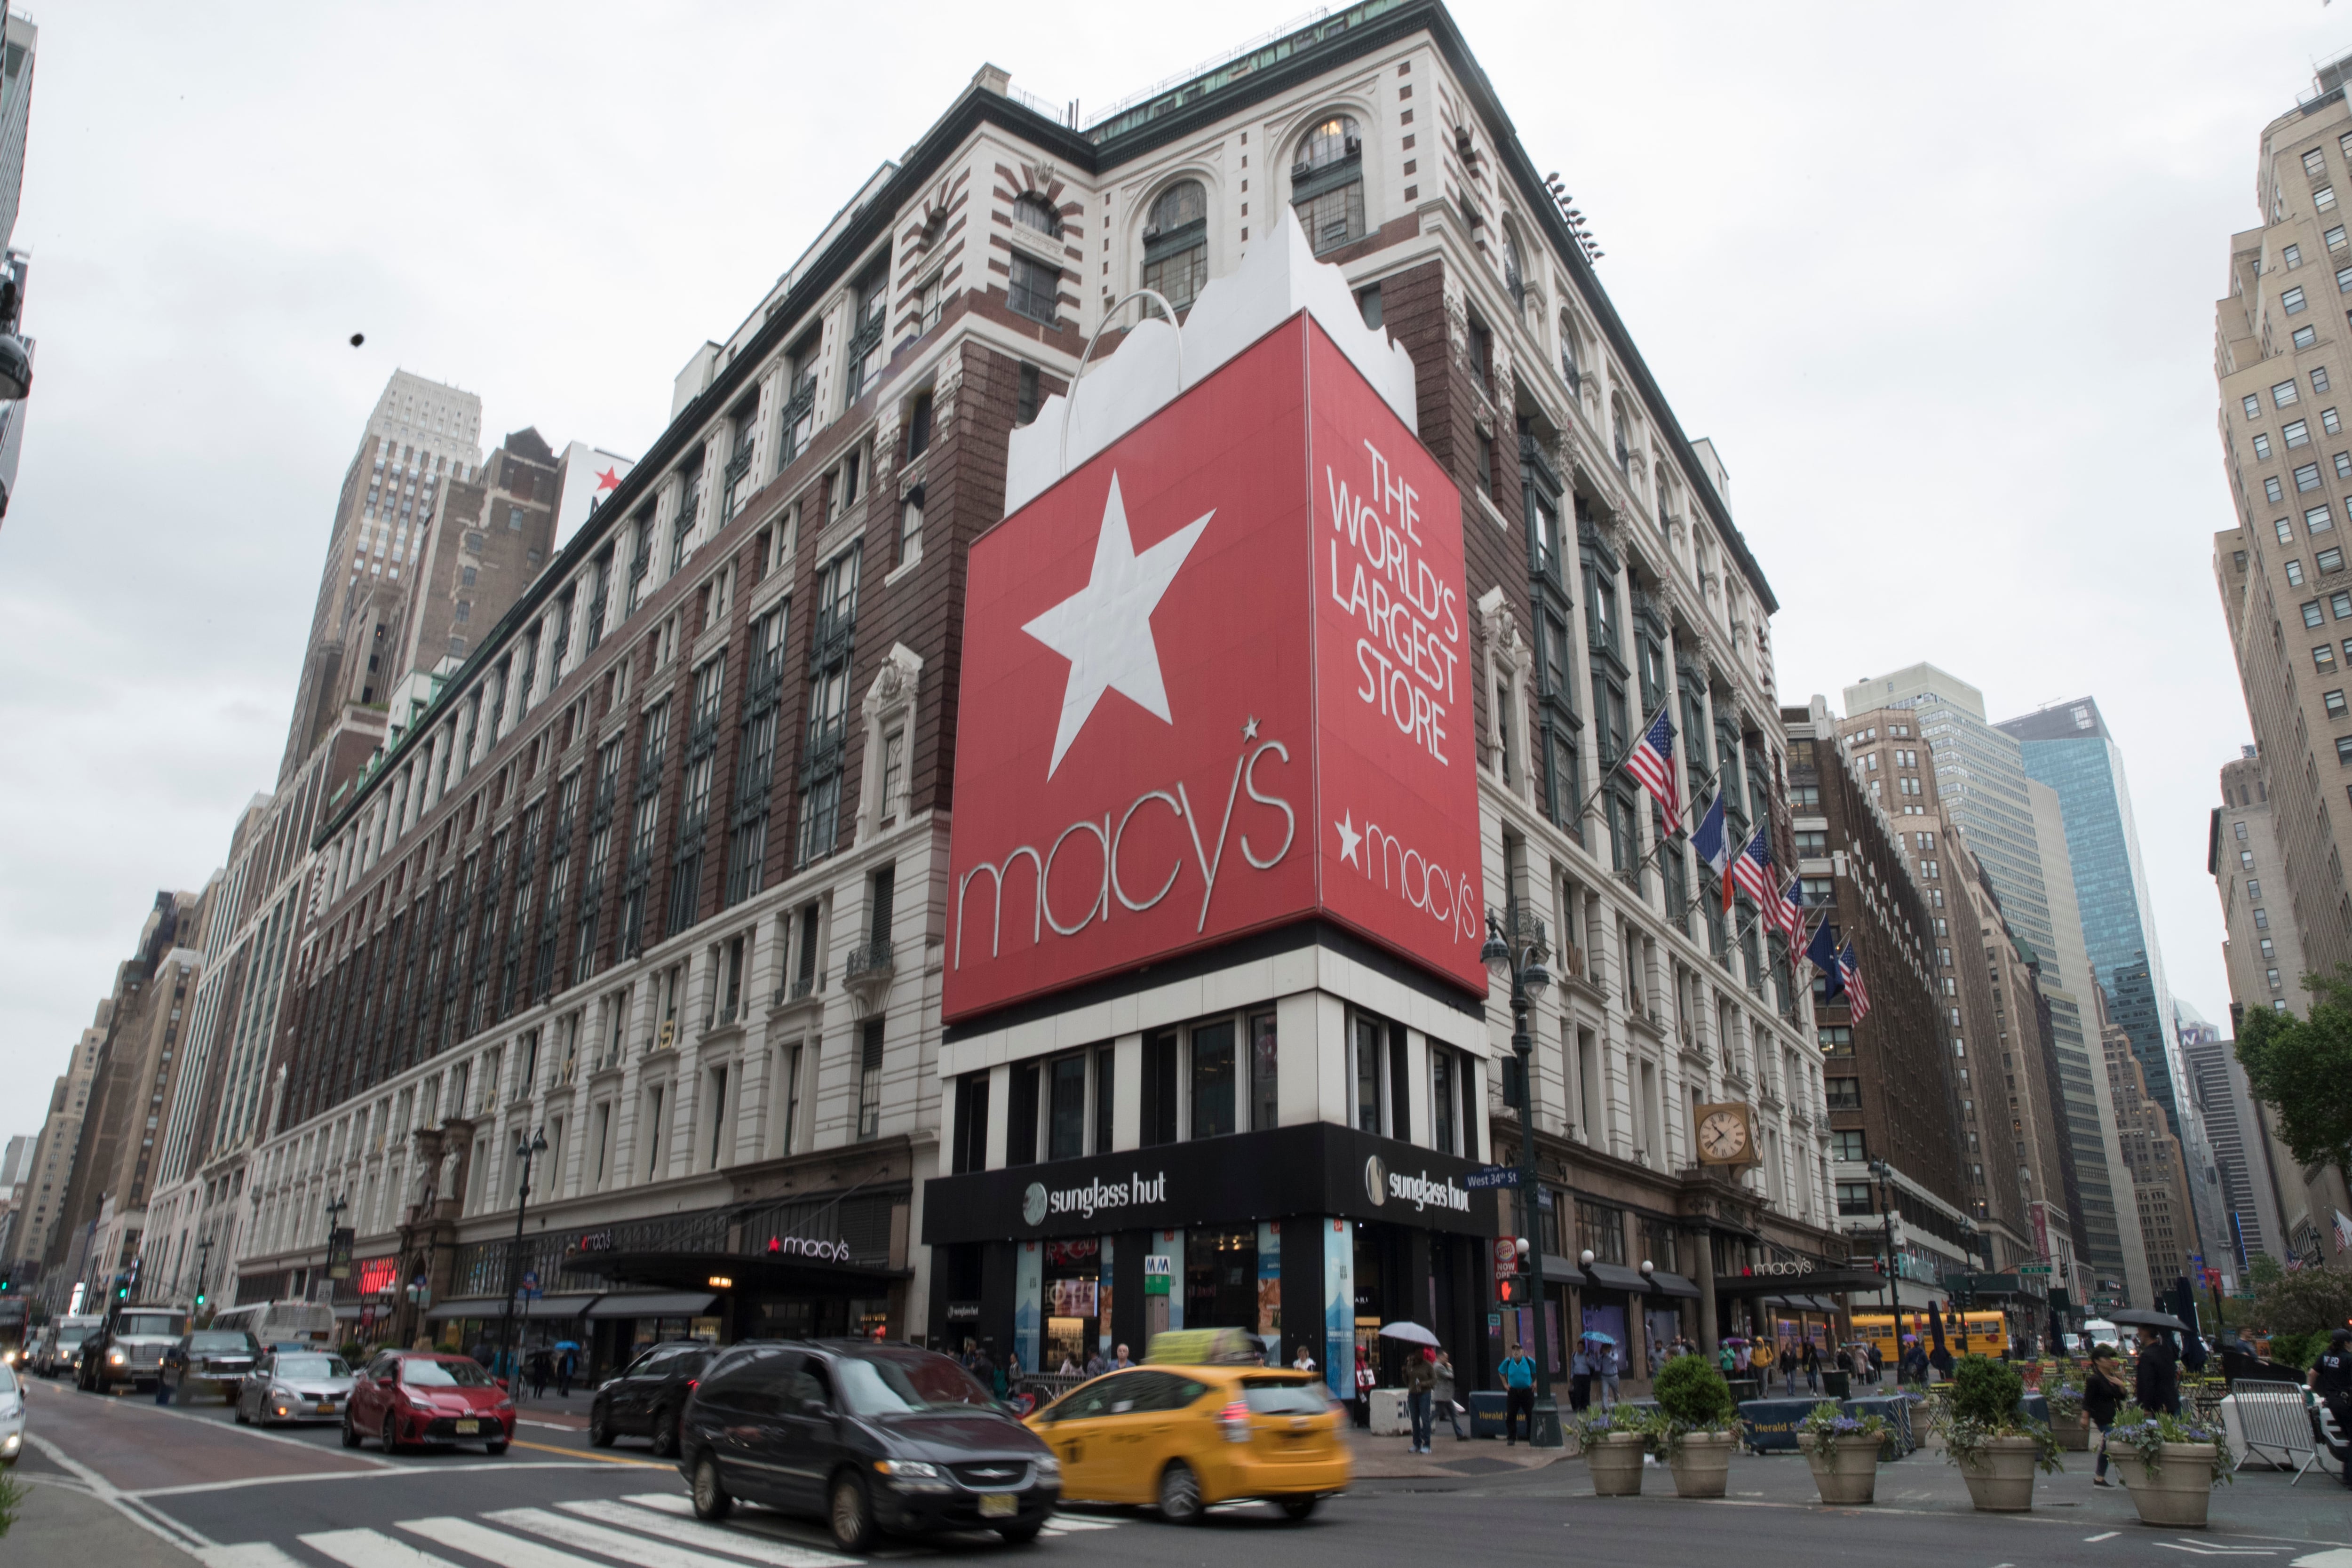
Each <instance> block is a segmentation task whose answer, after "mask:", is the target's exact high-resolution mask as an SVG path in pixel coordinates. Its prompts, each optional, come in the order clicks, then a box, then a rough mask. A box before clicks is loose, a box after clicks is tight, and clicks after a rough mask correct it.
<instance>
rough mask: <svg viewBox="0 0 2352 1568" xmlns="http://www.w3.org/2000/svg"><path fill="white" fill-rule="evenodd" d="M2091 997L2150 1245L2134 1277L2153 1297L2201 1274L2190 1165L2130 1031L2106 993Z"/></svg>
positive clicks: (2134, 1194) (2141, 1222)
mask: <svg viewBox="0 0 2352 1568" xmlns="http://www.w3.org/2000/svg"><path fill="white" fill-rule="evenodd" d="M2092 1001H2093V1002H2094V1004H2095V1005H2096V1007H2097V1017H2098V1021H2099V1046H2100V1053H2101V1055H2102V1057H2103V1058H2105V1063H2106V1070H2107V1079H2108V1083H2109V1086H2110V1088H2111V1089H2113V1090H2114V1094H2115V1101H2116V1135H2117V1136H2118V1137H2119V1138H2120V1139H2121V1141H2122V1143H2123V1151H2124V1169H2125V1172H2126V1174H2127V1176H2128V1178H2129V1190H2130V1192H2131V1195H2132V1205H2133V1207H2134V1208H2135V1209H2136V1210H2137V1213H2138V1215H2139V1229H2140V1237H2141V1238H2142V1240H2143V1241H2144V1242H2145V1244H2146V1246H2147V1278H2146V1280H2145V1281H2144V1282H2141V1281H2135V1282H2134V1289H2135V1290H2137V1289H2142V1288H2144V1289H2147V1290H2148V1291H2149V1292H2150V1293H2151V1298H2153V1296H2154V1295H2158V1294H2161V1293H2162V1292H2164V1291H2166V1290H2169V1289H2172V1287H2173V1284H2174V1283H2175V1282H2176V1281H2178V1280H2179V1279H2195V1278H2196V1266H2195V1263H2194V1261H2193V1255H2195V1254H2196V1253H2197V1228H2196V1223H2195V1210H2194V1207H2193V1205H2192V1204H2191V1201H2190V1197H2189V1166H2188V1163H2187V1162H2186V1161H2184V1160H2183V1159H2182V1158H2181V1152H2180V1140H2179V1139H2178V1138H2176V1137H2174V1136H2173V1135H2172V1127H2171V1123H2170V1121H2168V1119H2167V1117H2166V1116H2165V1114H2164V1108H2163V1106H2162V1105H2161V1104H2160V1103H2158V1100H2157V1099H2156V1097H2155V1096H2154V1095H2153V1094H2151V1093H2149V1092H2148V1087H2147V1068H2145V1067H2144V1066H2142V1064H2141V1062H2140V1059H2139V1052H2138V1050H2137V1047H2136V1046H2135V1044H2134V1042H2133V1040H2132V1037H2131V1032H2130V1031H2129V1030H2127V1029H2126V1028H2125V1027H2124V1026H2122V1025H2121V1024H2118V1023H2116V1021H2115V1020H2114V1019H2112V1018H2110V1017H2108V1016H2107V1015H2106V1005H2105V1001H2104V1000H2103V999H2102V997H2100V996H2094V997H2093V998H2092Z"/></svg>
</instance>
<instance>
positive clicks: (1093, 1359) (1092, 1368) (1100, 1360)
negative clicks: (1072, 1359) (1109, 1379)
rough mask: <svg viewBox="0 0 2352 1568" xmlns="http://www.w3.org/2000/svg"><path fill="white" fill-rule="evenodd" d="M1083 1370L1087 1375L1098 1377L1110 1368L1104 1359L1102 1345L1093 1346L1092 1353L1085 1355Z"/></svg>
mask: <svg viewBox="0 0 2352 1568" xmlns="http://www.w3.org/2000/svg"><path fill="white" fill-rule="evenodd" d="M1085 1370H1086V1375H1087V1376H1088V1377H1100V1376H1101V1375H1102V1374H1103V1373H1106V1372H1108V1371H1109V1370H1110V1363H1109V1362H1108V1361H1107V1360H1106V1359H1104V1356H1103V1353H1102V1346H1100V1345H1097V1346H1096V1347H1095V1348H1094V1351H1093V1353H1091V1354H1090V1355H1088V1356H1087V1364H1086V1369H1085Z"/></svg>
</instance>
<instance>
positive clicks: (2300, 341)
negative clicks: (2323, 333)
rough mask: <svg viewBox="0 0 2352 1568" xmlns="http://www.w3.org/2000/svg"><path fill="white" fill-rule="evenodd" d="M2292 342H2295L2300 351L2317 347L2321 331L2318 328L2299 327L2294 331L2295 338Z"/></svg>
mask: <svg viewBox="0 0 2352 1568" xmlns="http://www.w3.org/2000/svg"><path fill="white" fill-rule="evenodd" d="M2292 341H2293V342H2294V346H2295V347H2296V348H2299V349H2307V348H2312V347H2315V346H2316V345H2317V344H2318V342H2319V329H2318V328H2317V327H2297V328H2296V329H2295V330H2294V339H2293V340H2292Z"/></svg>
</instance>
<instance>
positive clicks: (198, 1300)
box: [196, 1290, 205, 1307]
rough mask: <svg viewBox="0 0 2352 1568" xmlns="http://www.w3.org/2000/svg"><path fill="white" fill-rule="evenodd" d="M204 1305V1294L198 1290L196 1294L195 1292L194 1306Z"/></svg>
mask: <svg viewBox="0 0 2352 1568" xmlns="http://www.w3.org/2000/svg"><path fill="white" fill-rule="evenodd" d="M204 1304H205V1293H204V1292H203V1291H202V1290H199V1291H197V1292H196V1305H197V1306H198V1307H202V1306H203V1305H204Z"/></svg>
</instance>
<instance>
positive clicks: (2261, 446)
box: [2254, 430, 2271, 462]
mask: <svg viewBox="0 0 2352 1568" xmlns="http://www.w3.org/2000/svg"><path fill="white" fill-rule="evenodd" d="M2254 456H2255V457H2257V458H2261V459H2263V461H2264V462H2268V461H2270V456H2271V438H2270V437H2268V436H2265V435H2263V433H2262V432H2261V431H2259V430H2257V431H2255V432H2254Z"/></svg>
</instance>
